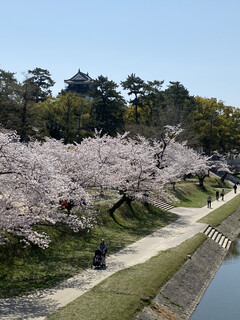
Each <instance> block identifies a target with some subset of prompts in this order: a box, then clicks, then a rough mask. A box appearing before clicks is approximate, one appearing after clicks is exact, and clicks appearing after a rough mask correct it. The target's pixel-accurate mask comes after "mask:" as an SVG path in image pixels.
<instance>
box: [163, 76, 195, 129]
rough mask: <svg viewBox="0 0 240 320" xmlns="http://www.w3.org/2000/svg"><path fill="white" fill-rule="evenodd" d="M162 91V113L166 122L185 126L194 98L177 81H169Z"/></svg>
mask: <svg viewBox="0 0 240 320" xmlns="http://www.w3.org/2000/svg"><path fill="white" fill-rule="evenodd" d="M169 83H170V84H169V85H168V87H167V89H166V90H165V91H164V105H163V108H164V113H163V116H164V117H165V121H164V122H165V123H166V124H172V125H177V124H179V123H181V124H182V126H185V123H187V122H188V115H189V114H190V113H191V112H192V110H193V107H194V98H193V97H191V96H190V95H189V91H188V90H187V89H186V88H185V87H184V86H183V85H182V84H181V83H180V82H178V81H176V82H174V81H170V82H169Z"/></svg>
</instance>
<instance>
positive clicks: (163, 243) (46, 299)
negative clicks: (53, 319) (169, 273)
mask: <svg viewBox="0 0 240 320" xmlns="http://www.w3.org/2000/svg"><path fill="white" fill-rule="evenodd" d="M236 195H237V194H235V193H234V192H233V191H231V192H229V193H228V194H226V196H225V201H214V202H213V203H212V209H208V208H207V207H206V206H205V207H203V208H180V207H179V208H173V209H171V210H170V211H171V212H174V213H176V214H178V215H179V219H178V220H177V221H176V222H174V223H172V224H170V225H168V226H166V227H165V228H162V229H160V230H158V231H156V232H154V233H153V234H151V235H149V236H147V237H145V238H143V239H141V240H139V241H137V242H135V243H133V244H132V245H130V246H128V247H127V248H125V249H123V250H121V251H119V252H118V253H116V254H113V255H111V256H109V257H108V258H107V269H106V270H91V269H87V270H85V271H84V272H82V273H80V274H79V275H76V276H75V277H72V278H70V279H68V280H67V281H64V282H62V283H61V284H60V285H58V286H57V287H54V288H52V289H47V290H44V291H39V292H36V293H35V294H31V295H28V296H23V297H16V298H9V299H0V319H4V320H5V319H18V320H23V319H35V320H36V319H38V320H40V319H45V317H46V316H47V315H49V314H51V313H53V312H54V311H56V310H57V309H58V308H60V307H63V306H65V305H66V304H68V303H69V302H71V301H73V300H75V299H76V298H78V297H79V296H81V295H82V294H84V293H85V292H87V291H88V290H90V289H91V288H93V287H94V286H95V285H97V284H98V283H100V282H101V281H102V280H104V279H106V278H107V277H109V276H110V275H112V274H114V273H116V272H118V271H119V270H122V269H125V268H128V267H130V266H133V265H136V264H139V263H143V262H145V261H147V260H148V259H150V258H151V257H153V256H155V255H157V254H158V253H159V251H162V250H166V249H169V248H172V247H175V246H177V245H179V244H180V243H182V242H183V241H185V240H186V239H189V238H191V237H192V236H194V235H195V234H196V233H198V232H202V231H203V230H204V229H205V227H206V225H205V224H203V223H198V222H197V221H198V220H199V219H200V218H202V217H204V216H205V215H207V214H208V213H209V212H211V211H212V210H213V209H217V208H218V207H220V206H221V205H223V204H224V203H226V201H229V200H230V199H232V198H233V197H235V196H236Z"/></svg>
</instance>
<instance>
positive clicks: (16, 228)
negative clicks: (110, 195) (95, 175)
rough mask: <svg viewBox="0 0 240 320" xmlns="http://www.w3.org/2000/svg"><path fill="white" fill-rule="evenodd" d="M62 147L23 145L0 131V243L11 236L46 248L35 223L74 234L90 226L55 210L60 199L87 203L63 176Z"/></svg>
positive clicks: (80, 190)
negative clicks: (56, 226)
mask: <svg viewBox="0 0 240 320" xmlns="http://www.w3.org/2000/svg"><path fill="white" fill-rule="evenodd" d="M53 146H54V148H53ZM62 147H64V146H63V144H62V143H60V142H59V143H57V142H56V141H51V140H49V141H47V142H46V143H43V144H41V143H39V142H33V143H30V144H29V145H26V144H22V143H20V142H19V137H18V136H17V135H16V134H14V133H10V132H7V133H6V132H0V186H1V197H0V244H3V243H5V242H6V241H8V239H9V235H10V234H12V235H15V236H19V237H20V238H21V241H23V242H25V243H26V244H29V243H33V244H35V245H37V246H39V247H41V248H46V247H48V245H49V242H50V239H49V237H48V236H47V234H45V233H43V232H42V233H40V232H38V231H37V230H36V228H34V227H35V226H36V225H37V224H39V223H48V224H56V223H57V222H61V223H66V224H67V225H68V226H69V227H71V228H72V229H73V230H74V231H78V230H79V229H82V228H86V227H90V225H91V218H90V217H89V218H88V217H87V216H85V215H83V217H82V218H81V219H80V218H79V217H77V216H76V215H75V214H67V212H65V211H64V210H59V201H61V200H62V199H67V200H68V199H73V200H74V201H75V202H76V204H77V203H78V204H79V206H80V205H81V201H79V200H80V199H82V198H84V199H85V201H84V203H85V204H86V205H87V204H88V195H87V193H86V192H85V190H84V189H83V188H82V187H81V186H80V185H79V184H78V183H76V182H75V181H72V180H71V178H69V176H68V175H67V174H65V173H64V170H63V165H62V161H61V158H60V157H58V156H59V154H60V150H61V152H62V150H63V149H64V148H62ZM53 150H54V152H53ZM56 150H58V152H56ZM64 165H65V164H64Z"/></svg>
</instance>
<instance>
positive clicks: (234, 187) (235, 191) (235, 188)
mask: <svg viewBox="0 0 240 320" xmlns="http://www.w3.org/2000/svg"><path fill="white" fill-rule="evenodd" d="M233 190H234V193H237V185H236V183H235V185H234V186H233Z"/></svg>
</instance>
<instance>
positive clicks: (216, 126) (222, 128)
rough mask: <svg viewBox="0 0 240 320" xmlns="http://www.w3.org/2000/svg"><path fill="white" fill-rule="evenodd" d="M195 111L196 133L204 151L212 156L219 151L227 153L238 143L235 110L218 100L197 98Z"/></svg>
mask: <svg viewBox="0 0 240 320" xmlns="http://www.w3.org/2000/svg"><path fill="white" fill-rule="evenodd" d="M195 99H196V110H195V111H194V127H195V132H198V133H199V134H200V139H201V144H202V146H203V148H204V151H205V152H206V153H207V154H209V155H211V154H212V152H213V151H215V150H217V151H219V152H220V153H226V152H228V151H230V149H232V148H233V143H235V137H236V141H237V130H238V129H237V122H236V119H234V117H233V114H234V113H235V110H234V108H232V107H227V106H224V104H223V102H222V101H217V99H216V98H210V99H209V98H202V97H196V98H195ZM236 115H237V114H236Z"/></svg>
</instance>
